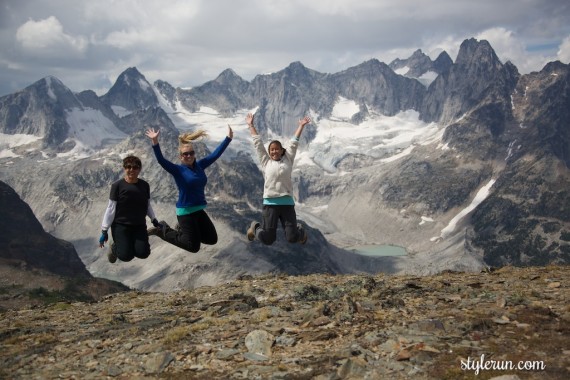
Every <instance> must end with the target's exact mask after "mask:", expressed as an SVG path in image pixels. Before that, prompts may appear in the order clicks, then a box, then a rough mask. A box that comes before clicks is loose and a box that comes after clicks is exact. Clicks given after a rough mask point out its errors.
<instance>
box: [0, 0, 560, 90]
mask: <svg viewBox="0 0 570 380" xmlns="http://www.w3.org/2000/svg"><path fill="white" fill-rule="evenodd" d="M396 4H397V5H396ZM569 4H570V2H569V1H568V0H500V1H497V0H478V1H473V0H430V1H424V0H401V1H399V2H396V1H393V0H389V1H388V0H166V1H165V0H50V1H45V0H0V52H1V53H0V96H3V95H6V94H9V93H13V92H16V91H18V90H20V89H23V88H24V87H26V86H28V85H30V84H32V83H34V82H35V81H37V80H39V79H41V78H44V77H45V76H48V75H53V76H55V77H57V78H59V79H60V80H61V81H62V82H63V83H64V84H65V85H67V86H68V87H69V88H70V89H71V90H72V91H76V92H79V91H83V90H87V89H91V90H94V91H95V92H97V93H98V94H99V95H103V94H104V93H105V92H106V91H107V90H108V89H109V88H110V87H111V86H112V84H113V83H114V81H115V80H116V78H117V76H118V75H119V74H120V73H121V72H122V71H124V70H125V69H127V68H128V67H133V66H134V67H137V68H138V70H139V71H140V72H141V73H142V74H143V75H145V77H146V78H147V80H148V81H149V82H151V83H152V82H154V81H155V80H157V79H162V80H165V81H167V82H169V83H170V84H171V85H173V86H174V87H192V86H196V85H200V84H202V83H204V82H206V81H208V80H212V79H214V78H215V77H216V76H217V75H218V74H219V73H220V72H222V71H223V70H224V69H226V68H232V69H233V70H234V71H235V72H236V73H237V74H238V75H240V76H241V77H242V78H243V79H245V80H251V79H253V77H254V76H255V75H257V74H264V73H268V72H274V71H278V70H282V69H283V68H285V67H287V66H288V65H289V64H290V63H291V62H294V61H300V62H302V63H303V64H304V65H305V66H307V67H308V68H310V69H313V70H316V71H319V72H323V73H334V72H338V71H341V70H344V69H347V68H348V67H351V66H354V65H357V64H359V63H362V62H364V61H366V60H368V59H371V58H377V59H379V60H380V61H382V62H385V63H390V62H391V61H392V60H393V59H395V58H408V57H409V56H410V55H411V54H412V53H413V52H414V51H415V50H416V49H422V51H423V52H424V53H426V54H428V55H429V56H430V57H432V59H435V58H436V57H437V54H439V53H440V52H441V51H442V50H446V51H447V52H448V53H449V55H450V56H451V58H452V59H455V57H456V55H457V51H458V49H459V46H460V44H461V42H462V41H463V40H465V39H467V38H472V37H473V38H476V39H478V40H481V39H485V40H488V41H489V42H490V43H491V46H493V48H494V49H495V51H496V53H497V55H498V56H499V58H500V59H501V60H502V61H503V62H506V61H507V60H510V61H512V62H513V63H514V64H515V65H516V66H517V67H518V69H519V71H520V72H521V73H523V74H525V73H528V72H531V71H538V70H540V69H541V68H542V67H543V66H544V64H545V63H546V62H548V61H552V60H560V61H562V62H563V63H569V61H570V5H569Z"/></svg>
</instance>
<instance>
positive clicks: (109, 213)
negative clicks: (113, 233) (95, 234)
mask: <svg viewBox="0 0 570 380" xmlns="http://www.w3.org/2000/svg"><path fill="white" fill-rule="evenodd" d="M116 210H117V201H112V200H110V199H109V204H108V205H107V209H106V210H105V215H104V216H103V223H101V229H102V230H103V231H107V230H108V229H109V227H110V226H111V224H112V223H113V220H115V211H116Z"/></svg>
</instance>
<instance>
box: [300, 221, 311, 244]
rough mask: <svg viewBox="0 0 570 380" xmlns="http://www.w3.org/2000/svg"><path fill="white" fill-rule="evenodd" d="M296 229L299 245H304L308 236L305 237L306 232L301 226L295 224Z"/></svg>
mask: <svg viewBox="0 0 570 380" xmlns="http://www.w3.org/2000/svg"><path fill="white" fill-rule="evenodd" d="M297 229H298V230H299V234H300V235H301V236H299V244H305V243H306V242H307V239H308V238H309V236H308V235H307V231H305V229H304V228H303V226H302V225H301V224H297Z"/></svg>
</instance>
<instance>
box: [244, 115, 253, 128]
mask: <svg viewBox="0 0 570 380" xmlns="http://www.w3.org/2000/svg"><path fill="white" fill-rule="evenodd" d="M245 122H246V123H247V125H253V114H252V113H248V114H247V116H246V117H245Z"/></svg>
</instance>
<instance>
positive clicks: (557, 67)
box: [542, 61, 570, 72]
mask: <svg viewBox="0 0 570 380" xmlns="http://www.w3.org/2000/svg"><path fill="white" fill-rule="evenodd" d="M569 68H570V64H566V63H562V62H560V61H552V62H548V63H547V64H546V66H544V68H543V69H542V71H545V72H554V71H561V70H568V69H569Z"/></svg>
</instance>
